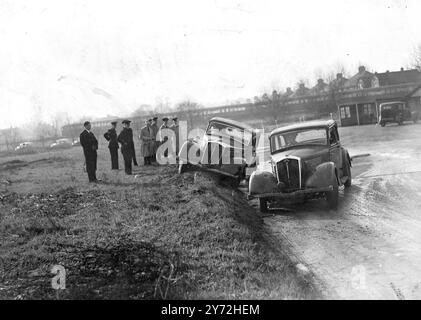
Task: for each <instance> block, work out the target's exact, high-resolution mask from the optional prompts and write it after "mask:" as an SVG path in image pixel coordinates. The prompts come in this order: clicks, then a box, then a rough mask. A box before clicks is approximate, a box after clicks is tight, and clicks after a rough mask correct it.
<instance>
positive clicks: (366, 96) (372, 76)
mask: <svg viewBox="0 0 421 320" xmlns="http://www.w3.org/2000/svg"><path fill="white" fill-rule="evenodd" d="M343 87H344V91H343V92H341V93H340V94H339V95H338V96H337V98H336V101H337V104H338V113H339V120H340V122H341V125H342V126H350V125H361V124H370V123H376V122H377V119H378V107H379V104H380V103H382V102H391V101H404V102H406V103H408V104H409V105H410V106H411V108H413V109H416V110H420V109H421V103H420V99H419V98H417V96H414V94H415V92H416V91H417V90H418V89H419V88H420V87H421V73H420V72H419V71H417V70H404V69H401V70H400V71H394V72H389V71H387V72H385V73H371V72H368V71H366V70H365V68H364V67H360V68H359V70H358V73H357V74H356V75H354V76H353V77H351V78H350V79H349V80H348V81H346V82H345V83H344V86H343Z"/></svg>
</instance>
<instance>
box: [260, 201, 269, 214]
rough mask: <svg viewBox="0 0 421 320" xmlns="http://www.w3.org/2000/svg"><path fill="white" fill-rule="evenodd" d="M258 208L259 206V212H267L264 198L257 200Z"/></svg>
mask: <svg viewBox="0 0 421 320" xmlns="http://www.w3.org/2000/svg"><path fill="white" fill-rule="evenodd" d="M259 206H260V212H262V213H266V212H268V211H269V208H268V199H266V198H259Z"/></svg>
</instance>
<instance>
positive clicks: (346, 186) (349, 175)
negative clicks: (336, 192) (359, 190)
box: [344, 161, 352, 188]
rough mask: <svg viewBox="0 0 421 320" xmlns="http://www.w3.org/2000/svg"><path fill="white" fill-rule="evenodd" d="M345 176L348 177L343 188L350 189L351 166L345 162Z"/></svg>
mask: <svg viewBox="0 0 421 320" xmlns="http://www.w3.org/2000/svg"><path fill="white" fill-rule="evenodd" d="M345 175H346V176H347V177H348V179H346V181H345V183H344V186H345V188H350V187H351V184H352V174H351V166H350V164H349V162H348V161H347V164H346V171H345Z"/></svg>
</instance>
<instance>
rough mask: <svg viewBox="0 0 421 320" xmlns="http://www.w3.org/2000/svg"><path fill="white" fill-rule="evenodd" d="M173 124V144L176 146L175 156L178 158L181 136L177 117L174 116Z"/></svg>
mask: <svg viewBox="0 0 421 320" xmlns="http://www.w3.org/2000/svg"><path fill="white" fill-rule="evenodd" d="M172 121H173V124H172V125H171V126H170V129H171V130H173V131H174V133H175V141H174V143H173V145H174V146H175V157H176V158H178V151H179V147H180V136H179V132H178V128H179V126H178V118H177V117H173V118H172Z"/></svg>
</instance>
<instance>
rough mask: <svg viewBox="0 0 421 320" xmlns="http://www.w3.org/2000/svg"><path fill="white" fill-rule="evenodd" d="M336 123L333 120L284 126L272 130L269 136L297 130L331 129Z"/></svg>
mask: <svg viewBox="0 0 421 320" xmlns="http://www.w3.org/2000/svg"><path fill="white" fill-rule="evenodd" d="M335 123H336V121H335V120H333V119H328V120H313V121H304V122H298V123H294V124H290V125H287V126H283V127H280V128H276V129H274V130H272V132H271V133H270V135H269V136H270V137H271V136H272V135H274V134H277V133H280V132H286V131H292V130H297V129H305V128H315V127H330V126H333V125H334V124H335Z"/></svg>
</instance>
